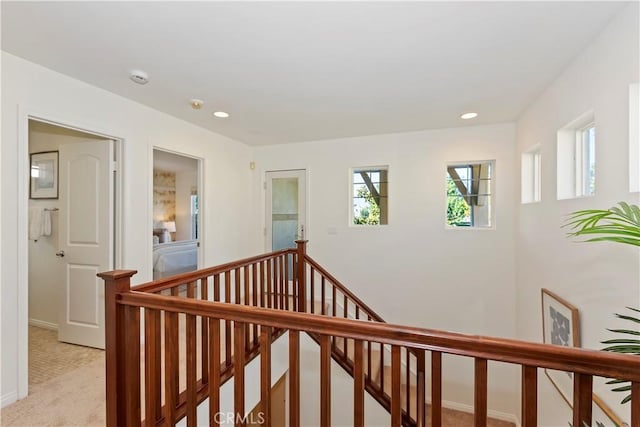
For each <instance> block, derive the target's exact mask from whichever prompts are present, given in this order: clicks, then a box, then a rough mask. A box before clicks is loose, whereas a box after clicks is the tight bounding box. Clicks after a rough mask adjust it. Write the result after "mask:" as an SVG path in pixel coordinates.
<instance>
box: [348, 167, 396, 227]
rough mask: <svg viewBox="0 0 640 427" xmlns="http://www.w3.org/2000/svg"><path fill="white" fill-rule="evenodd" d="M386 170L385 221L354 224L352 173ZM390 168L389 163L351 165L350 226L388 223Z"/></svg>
mask: <svg viewBox="0 0 640 427" xmlns="http://www.w3.org/2000/svg"><path fill="white" fill-rule="evenodd" d="M382 170H384V171H386V172H387V196H386V198H387V208H386V210H387V212H386V216H387V222H386V223H384V224H382V223H380V224H356V223H355V222H354V221H355V215H354V208H353V203H354V202H353V201H354V198H355V194H354V180H353V176H354V174H356V173H358V172H375V171H382ZM390 173H391V172H390V168H389V165H381V166H359V167H353V168H350V169H349V226H350V227H384V226H387V225H389V224H390V220H389V215H390V210H391V209H390V205H389V193H390V190H389V188H390ZM380 209H381V210H382V207H380Z"/></svg>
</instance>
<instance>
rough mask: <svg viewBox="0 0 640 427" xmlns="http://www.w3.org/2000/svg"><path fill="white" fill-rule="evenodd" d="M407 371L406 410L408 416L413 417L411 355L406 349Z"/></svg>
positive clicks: (405, 371)
mask: <svg viewBox="0 0 640 427" xmlns="http://www.w3.org/2000/svg"><path fill="white" fill-rule="evenodd" d="M404 355H405V359H404V363H405V370H404V381H405V383H404V392H405V397H406V399H405V400H406V404H405V410H406V411H407V414H409V415H411V356H410V354H409V349H408V348H405V352H404Z"/></svg>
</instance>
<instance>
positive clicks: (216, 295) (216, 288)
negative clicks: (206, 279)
mask: <svg viewBox="0 0 640 427" xmlns="http://www.w3.org/2000/svg"><path fill="white" fill-rule="evenodd" d="M213 300H214V301H216V302H218V301H220V275H219V274H216V275H214V276H213Z"/></svg>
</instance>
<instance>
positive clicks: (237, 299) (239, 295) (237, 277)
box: [233, 268, 242, 305]
mask: <svg viewBox="0 0 640 427" xmlns="http://www.w3.org/2000/svg"><path fill="white" fill-rule="evenodd" d="M233 275H234V279H235V280H234V283H235V293H236V295H235V299H234V301H235V302H236V304H238V305H239V304H242V288H241V287H240V280H241V277H240V276H241V274H240V268H236V269H235V270H234V271H233Z"/></svg>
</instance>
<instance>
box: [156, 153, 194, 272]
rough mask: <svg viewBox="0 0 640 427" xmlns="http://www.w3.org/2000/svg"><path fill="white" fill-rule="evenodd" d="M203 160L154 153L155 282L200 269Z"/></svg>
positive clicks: (181, 155)
mask: <svg viewBox="0 0 640 427" xmlns="http://www.w3.org/2000/svg"><path fill="white" fill-rule="evenodd" d="M201 162H202V159H198V158H195V157H190V156H187V155H183V154H177V153H173V152H169V151H165V150H162V149H158V148H155V149H154V150H153V230H152V242H153V243H152V244H153V265H152V269H153V279H154V280H155V279H160V278H163V277H168V276H173V275H176V274H180V273H186V272H188V271H194V270H197V269H198V260H199V259H200V256H199V252H200V236H201V234H202V232H201V222H202V221H201V206H202V198H201V190H200V188H201V184H200V176H201Z"/></svg>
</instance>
